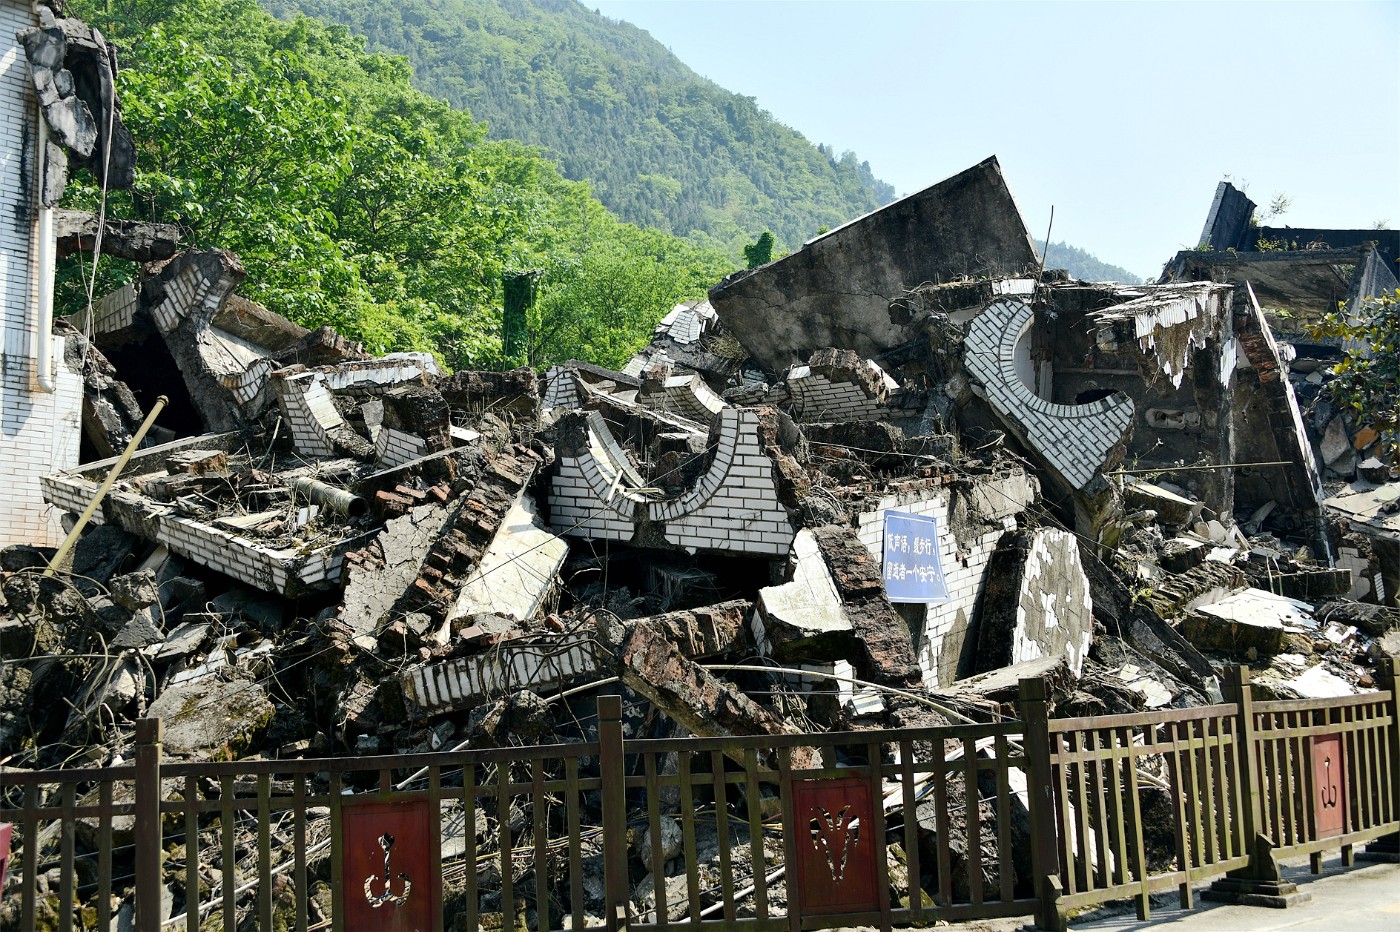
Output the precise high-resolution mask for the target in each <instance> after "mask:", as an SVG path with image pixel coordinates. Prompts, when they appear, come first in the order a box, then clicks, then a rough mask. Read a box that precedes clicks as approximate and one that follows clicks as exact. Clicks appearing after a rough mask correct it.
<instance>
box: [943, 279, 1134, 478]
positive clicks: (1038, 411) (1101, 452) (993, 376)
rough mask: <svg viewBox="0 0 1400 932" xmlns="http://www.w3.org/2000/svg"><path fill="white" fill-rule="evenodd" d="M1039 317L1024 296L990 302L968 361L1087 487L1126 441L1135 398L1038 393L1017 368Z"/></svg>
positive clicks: (1020, 426)
mask: <svg viewBox="0 0 1400 932" xmlns="http://www.w3.org/2000/svg"><path fill="white" fill-rule="evenodd" d="M1034 320H1035V314H1034V312H1033V311H1032V309H1031V307H1030V305H1028V304H1025V303H1023V302H1021V301H1015V300H1002V301H997V302H994V303H993V304H991V305H989V306H988V307H987V309H986V310H984V311H983V312H982V313H981V314H979V315H978V316H977V317H976V319H974V320H973V321H972V325H971V327H970V328H969V330H968V334H967V340H966V348H967V352H966V356H965V358H964V364H965V365H966V367H967V370H968V372H969V373H971V374H972V376H973V378H975V379H976V380H977V381H978V382H979V383H981V386H982V390H983V392H984V393H985V395H986V398H987V402H988V404H990V405H991V406H992V409H993V410H994V411H995V412H996V413H997V415H998V416H1000V417H1001V418H1002V419H1003V421H1005V422H1006V423H1007V425H1008V426H1010V427H1013V428H1014V429H1016V430H1017V432H1018V433H1020V434H1022V435H1023V436H1024V438H1025V440H1026V442H1027V443H1029V444H1030V445H1031V446H1032V447H1033V448H1034V449H1035V450H1036V451H1037V452H1038V453H1039V454H1040V455H1041V456H1042V457H1044V458H1045V460H1046V462H1048V463H1049V465H1050V466H1051V467H1052V468H1053V469H1054V470H1055V471H1056V472H1058V473H1059V474H1060V475H1062V476H1063V477H1064V478H1065V479H1066V481H1068V482H1069V483H1070V485H1072V486H1073V487H1074V488H1076V489H1082V488H1084V487H1085V486H1086V485H1088V484H1089V482H1090V481H1092V480H1093V478H1094V475H1095V474H1096V473H1097V471H1098V469H1099V467H1100V466H1102V465H1103V463H1104V461H1105V459H1106V458H1107V457H1108V454H1109V451H1111V450H1112V449H1113V448H1114V447H1115V446H1116V445H1117V444H1118V443H1119V442H1121V441H1122V440H1123V437H1124V435H1125V434H1126V432H1127V431H1128V428H1129V426H1130V425H1131V424H1132V420H1133V402H1132V399H1130V398H1128V397H1127V396H1126V395H1123V394H1121V393H1118V394H1114V395H1110V396H1109V397H1107V398H1104V399H1102V400H1100V401H1092V402H1090V403H1088V404H1082V405H1063V404H1055V403H1053V402H1050V401H1046V400H1045V399H1044V398H1041V397H1040V396H1038V395H1036V394H1035V393H1034V392H1032V391H1031V389H1030V387H1029V386H1027V385H1026V383H1025V381H1024V380H1023V379H1022V378H1021V376H1020V375H1019V374H1018V373H1017V371H1016V346H1017V344H1018V343H1020V341H1021V340H1022V338H1024V337H1025V336H1026V335H1027V333H1028V332H1029V331H1030V328H1031V326H1032V324H1033V323H1034Z"/></svg>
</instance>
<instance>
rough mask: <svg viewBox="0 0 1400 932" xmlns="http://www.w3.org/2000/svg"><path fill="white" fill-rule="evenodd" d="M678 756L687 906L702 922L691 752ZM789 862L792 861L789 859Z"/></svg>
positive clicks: (576, 924)
mask: <svg viewBox="0 0 1400 932" xmlns="http://www.w3.org/2000/svg"><path fill="white" fill-rule="evenodd" d="M789 756H790V752H789V753H788V754H785V755H783V757H782V758H781V760H783V761H786V762H787V767H788V770H789V776H788V779H789V782H791V779H792V778H791V773H790V771H791V770H792V762H791V760H789ZM676 757H677V764H678V765H679V766H678V767H677V770H678V771H679V772H680V783H681V795H680V803H681V845H682V847H683V848H684V853H685V891H686V906H687V907H688V911H689V913H690V921H691V922H693V923H698V922H700V857H699V855H698V853H697V852H696V845H695V787H694V785H693V784H692V782H691V780H692V777H691V773H690V752H688V751H678V752H677V754H676ZM789 824H791V823H789ZM789 863H792V862H791V861H789ZM574 928H575V929H577V928H580V926H579V924H578V923H575V924H574Z"/></svg>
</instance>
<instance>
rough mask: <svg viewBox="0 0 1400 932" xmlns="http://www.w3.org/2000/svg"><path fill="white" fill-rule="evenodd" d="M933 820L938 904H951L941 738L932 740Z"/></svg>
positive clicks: (944, 756)
mask: <svg viewBox="0 0 1400 932" xmlns="http://www.w3.org/2000/svg"><path fill="white" fill-rule="evenodd" d="M932 748H933V820H934V831H935V832H936V833H937V835H938V838H937V842H938V844H937V847H938V898H937V900H936V902H937V903H938V905H939V906H942V907H945V908H946V907H948V906H951V905H953V858H952V854H951V852H950V849H949V847H948V835H949V826H948V771H947V769H946V768H947V748H946V747H944V744H943V739H942V738H938V739H936V740H935V741H934V742H933V745H932Z"/></svg>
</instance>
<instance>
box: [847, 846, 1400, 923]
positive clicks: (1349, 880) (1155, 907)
mask: <svg viewBox="0 0 1400 932" xmlns="http://www.w3.org/2000/svg"><path fill="white" fill-rule="evenodd" d="M1284 875H1285V877H1287V879H1289V880H1292V881H1293V882H1294V883H1296V884H1298V888H1299V890H1300V891H1307V892H1309V893H1311V894H1312V900H1311V902H1308V903H1303V904H1301V905H1299V906H1295V907H1292V908H1291V909H1264V908H1261V907H1257V906H1230V905H1226V904H1223V903H1207V902H1203V901H1201V900H1200V899H1199V898H1198V899H1197V901H1196V903H1197V905H1196V908H1194V909H1190V910H1183V909H1180V908H1179V907H1178V906H1177V902H1178V901H1177V898H1176V896H1175V894H1169V895H1166V896H1155V897H1153V898H1152V918H1151V919H1150V920H1149V921H1147V922H1138V921H1137V915H1136V914H1135V913H1134V912H1133V910H1132V907H1131V905H1129V906H1127V907H1125V908H1124V909H1123V910H1117V911H1114V912H1111V913H1110V912H1109V911H1108V910H1095V911H1093V912H1091V913H1088V914H1085V915H1083V916H1080V917H1078V918H1077V919H1075V920H1073V921H1071V922H1070V928H1071V929H1072V930H1076V932H1132V930H1138V929H1144V930H1150V929H1157V930H1162V932H1168V930H1170V932H1178V930H1182V932H1270V930H1275V929H1302V930H1306V932H1371V930H1377V932H1379V930H1392V929H1394V930H1400V864H1363V863H1361V862H1358V864H1357V866H1356V867H1349V868H1343V867H1342V866H1341V865H1340V863H1339V861H1338V859H1337V858H1336V857H1335V855H1334V856H1333V858H1332V859H1331V860H1329V861H1327V862H1326V863H1325V864H1324V865H1323V870H1322V873H1321V874H1317V875H1313V874H1311V873H1309V872H1308V869H1307V866H1306V862H1304V863H1302V864H1298V865H1292V866H1286V867H1285V868H1284ZM1201 889H1204V887H1202V888H1201ZM1198 892H1199V891H1198ZM946 928H949V929H959V930H963V932H1019V930H1021V929H1024V928H1025V920H1011V919H1004V920H995V921H982V922H969V923H964V924H953V925H951V926H947V927H946ZM845 932H874V930H872V929H867V928H861V929H849V930H845Z"/></svg>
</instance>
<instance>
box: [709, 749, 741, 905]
mask: <svg viewBox="0 0 1400 932" xmlns="http://www.w3.org/2000/svg"><path fill="white" fill-rule="evenodd" d="M724 761H725V756H724V753H723V752H722V751H717V750H716V751H711V752H710V778H711V780H712V781H713V785H714V792H715V837H716V838H717V839H718V842H719V882H720V889H721V892H722V895H723V897H724V921H725V922H727V923H730V924H732V923H733V922H734V919H735V910H734V866H733V864H731V863H730V856H729V845H730V840H729V793H728V784H726V783H725V780H724Z"/></svg>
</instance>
